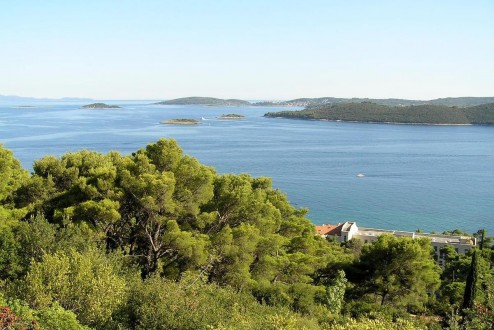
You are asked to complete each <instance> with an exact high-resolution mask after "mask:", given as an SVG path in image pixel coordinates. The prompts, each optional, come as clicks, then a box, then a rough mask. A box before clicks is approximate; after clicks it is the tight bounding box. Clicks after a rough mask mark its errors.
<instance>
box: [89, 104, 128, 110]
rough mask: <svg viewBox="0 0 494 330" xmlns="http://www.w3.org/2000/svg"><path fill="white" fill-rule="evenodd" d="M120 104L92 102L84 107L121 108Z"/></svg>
mask: <svg viewBox="0 0 494 330" xmlns="http://www.w3.org/2000/svg"><path fill="white" fill-rule="evenodd" d="M120 108H121V107H119V106H118V105H111V104H106V103H91V104H86V105H83V106H82V109H120Z"/></svg>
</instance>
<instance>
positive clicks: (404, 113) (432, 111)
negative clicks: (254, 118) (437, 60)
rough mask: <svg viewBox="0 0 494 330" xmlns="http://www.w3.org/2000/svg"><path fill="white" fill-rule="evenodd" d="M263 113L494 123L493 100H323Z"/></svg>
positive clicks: (363, 119) (387, 120) (385, 120)
mask: <svg viewBox="0 0 494 330" xmlns="http://www.w3.org/2000/svg"><path fill="white" fill-rule="evenodd" d="M265 116H266V117H283V118H297V119H320V120H341V121H356V122H375V123H403V124H413V123H418V124H450V125H455V124H456V125H458V124H489V125H492V124H494V103H491V104H485V105H479V106H474V107H468V108H458V107H447V106H444V105H434V104H426V105H417V106H386V105H381V104H376V103H372V102H361V103H342V104H326V105H320V106H313V107H309V108H306V109H305V110H300V111H280V112H268V113H267V114H265Z"/></svg>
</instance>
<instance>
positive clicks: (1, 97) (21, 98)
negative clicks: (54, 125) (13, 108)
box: [0, 95, 93, 102]
mask: <svg viewBox="0 0 494 330" xmlns="http://www.w3.org/2000/svg"><path fill="white" fill-rule="evenodd" d="M1 101H4V102H29V101H33V102H34V101H60V102H90V101H93V99H88V98H78V97H64V98H61V99H49V98H35V97H25V96H16V95H0V102H1Z"/></svg>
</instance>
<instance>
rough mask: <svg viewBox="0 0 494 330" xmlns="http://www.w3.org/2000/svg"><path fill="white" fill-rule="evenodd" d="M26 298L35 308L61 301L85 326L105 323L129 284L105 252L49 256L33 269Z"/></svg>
mask: <svg viewBox="0 0 494 330" xmlns="http://www.w3.org/2000/svg"><path fill="white" fill-rule="evenodd" d="M24 286H25V292H24V298H25V300H26V301H28V302H29V304H30V305H31V306H33V307H34V308H36V309H44V308H47V307H50V306H51V305H52V304H53V303H55V302H58V303H59V304H60V306H62V307H63V308H64V309H67V310H71V311H73V312H76V313H77V315H78V316H79V318H80V320H81V321H82V322H83V323H84V324H88V325H97V324H105V323H106V322H108V321H109V320H110V318H111V315H112V313H113V311H114V310H115V309H116V308H117V307H119V306H120V305H121V304H122V303H123V301H124V298H125V293H126V290H125V288H126V281H125V279H124V277H123V276H122V275H120V274H119V270H118V269H117V267H116V266H115V265H114V264H113V263H112V262H111V260H110V259H109V258H108V257H107V256H105V255H104V253H102V252H100V251H97V250H91V251H88V252H86V253H84V254H81V253H79V252H76V251H75V250H69V251H68V253H66V254H64V253H55V254H52V255H50V254H46V255H44V256H43V259H42V261H41V262H35V263H33V265H32V266H31V269H30V271H29V273H28V274H27V276H26V279H25V284H24Z"/></svg>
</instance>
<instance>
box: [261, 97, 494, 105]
mask: <svg viewBox="0 0 494 330" xmlns="http://www.w3.org/2000/svg"><path fill="white" fill-rule="evenodd" d="M361 102H372V103H375V104H381V105H388V106H411V105H424V104H435V105H446V106H450V107H452V106H456V107H462V108H463V107H471V106H476V105H481V104H488V103H494V97H448V98H441V99H434V100H429V101H424V100H406V99H368V98H338V97H319V98H300V99H294V100H289V101H264V102H257V103H254V104H253V105H255V106H287V107H290V106H291V107H312V106H319V105H324V104H340V103H361Z"/></svg>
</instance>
